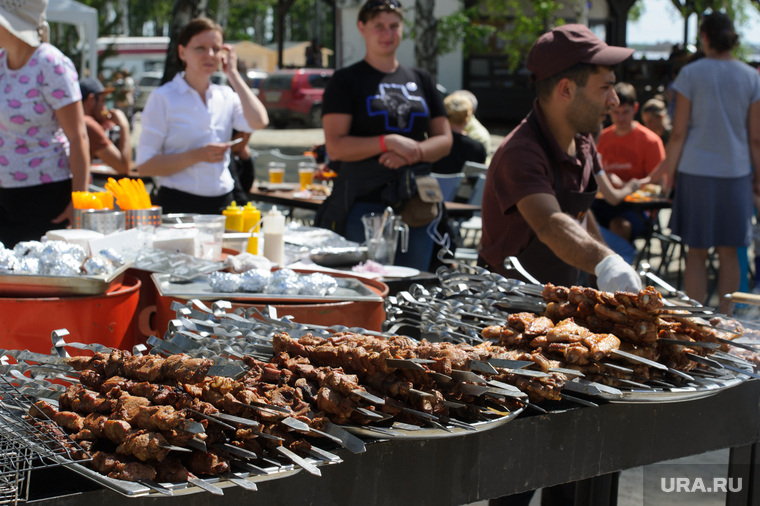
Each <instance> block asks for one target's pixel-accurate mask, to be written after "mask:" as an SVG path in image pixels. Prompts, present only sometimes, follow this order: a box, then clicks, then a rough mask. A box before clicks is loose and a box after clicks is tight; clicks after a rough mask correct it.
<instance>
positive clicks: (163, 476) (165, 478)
mask: <svg viewBox="0 0 760 506" xmlns="http://www.w3.org/2000/svg"><path fill="white" fill-rule="evenodd" d="M154 467H155V469H156V473H157V474H156V481H157V482H159V483H184V482H186V481H187V480H188V478H190V477H191V474H190V471H188V470H187V468H186V467H185V466H183V465H182V462H181V461H180V460H179V459H178V458H176V457H172V456H171V455H170V456H168V457H166V458H165V459H164V460H162V461H161V464H160V465H156V466H154Z"/></svg>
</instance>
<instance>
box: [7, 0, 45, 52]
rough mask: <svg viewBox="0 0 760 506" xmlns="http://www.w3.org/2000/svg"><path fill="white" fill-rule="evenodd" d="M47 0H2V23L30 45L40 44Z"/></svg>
mask: <svg viewBox="0 0 760 506" xmlns="http://www.w3.org/2000/svg"><path fill="white" fill-rule="evenodd" d="M46 8H47V0H0V25H2V26H3V28H5V29H6V30H8V31H9V32H11V34H12V35H13V36H15V37H17V38H19V39H21V40H23V41H24V42H26V43H27V44H29V45H30V46H33V47H37V46H39V45H40V32H39V30H40V28H42V26H43V25H44V23H45V9H46Z"/></svg>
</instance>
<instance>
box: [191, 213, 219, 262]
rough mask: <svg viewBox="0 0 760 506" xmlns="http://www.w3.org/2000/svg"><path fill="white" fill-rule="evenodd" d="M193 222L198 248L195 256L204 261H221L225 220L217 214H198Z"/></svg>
mask: <svg viewBox="0 0 760 506" xmlns="http://www.w3.org/2000/svg"><path fill="white" fill-rule="evenodd" d="M193 221H194V223H195V228H196V229H197V230H198V247H197V248H196V253H195V256H197V257H200V258H203V259H205V260H213V261H219V260H221V259H222V243H223V242H224V223H225V221H226V218H225V217H224V216H222V215H218V214H199V215H198V216H196V217H195V218H194V219H193Z"/></svg>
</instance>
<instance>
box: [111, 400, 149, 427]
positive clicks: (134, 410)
mask: <svg viewBox="0 0 760 506" xmlns="http://www.w3.org/2000/svg"><path fill="white" fill-rule="evenodd" d="M142 406H150V401H149V400H148V399H146V398H145V397H138V396H135V395H129V394H128V393H126V392H124V393H122V394H121V396H119V399H118V403H117V404H116V408H115V409H114V414H113V415H112V417H114V418H118V419H121V420H124V421H126V422H127V423H129V424H130V425H133V426H134V425H137V423H136V421H135V419H136V418H137V415H139V414H140V407H142Z"/></svg>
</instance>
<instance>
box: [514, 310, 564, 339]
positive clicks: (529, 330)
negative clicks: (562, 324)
mask: <svg viewBox="0 0 760 506" xmlns="http://www.w3.org/2000/svg"><path fill="white" fill-rule="evenodd" d="M507 322H508V323H509V325H510V326H512V327H515V328H517V329H518V330H519V331H520V332H522V333H523V334H526V335H529V336H541V335H544V334H546V332H547V331H549V329H551V328H552V327H554V322H552V321H551V320H550V319H549V318H547V317H546V316H538V315H537V314H535V313H514V314H511V315H509V316H508V317H507Z"/></svg>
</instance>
